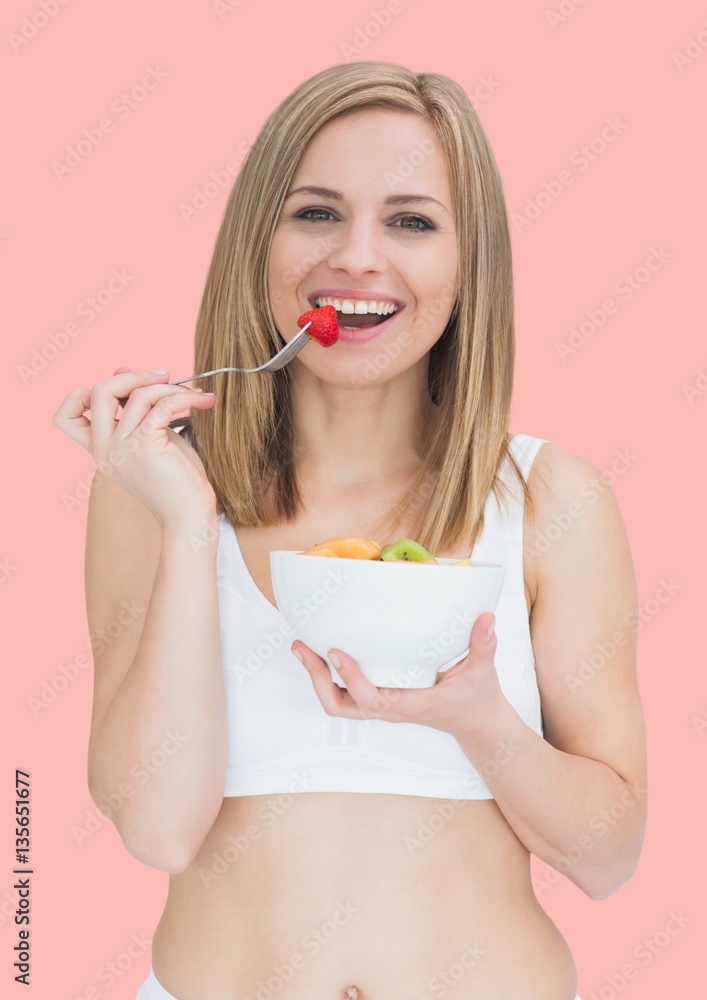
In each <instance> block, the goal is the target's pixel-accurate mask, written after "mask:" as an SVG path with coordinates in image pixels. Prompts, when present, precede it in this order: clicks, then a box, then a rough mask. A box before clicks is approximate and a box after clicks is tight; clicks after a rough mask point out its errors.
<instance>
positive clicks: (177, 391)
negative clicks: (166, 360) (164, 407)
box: [116, 385, 216, 440]
mask: <svg viewBox="0 0 707 1000" xmlns="http://www.w3.org/2000/svg"><path fill="white" fill-rule="evenodd" d="M170 395H171V396H174V395H178V396H180V397H181V398H182V399H188V400H189V402H188V403H183V404H182V409H187V408H188V407H189V406H190V405H191V403H192V399H193V400H194V403H195V405H199V404H197V403H196V400H203V399H205V400H206V401H207V405H210V404H212V403H213V402H215V399H216V397H215V396H213V395H210V396H209V395H206V394H205V393H203V392H201V390H198V391H197V390H195V389H189V388H188V387H187V386H182V385H146V386H140V387H138V388H137V389H133V391H132V392H131V393H130V396H129V398H128V401H127V402H126V403H125V406H124V407H123V412H122V413H121V415H120V420H119V422H118V427H117V430H116V434H117V437H118V438H119V439H120V440H123V439H124V438H126V437H127V436H128V434H132V433H133V432H134V431H135V430H136V429H137V427H138V426H139V425H140V423H141V422H142V421H143V420H144V419H145V417H146V416H147V415H148V413H149V412H150V411H151V410H152V409H154V407H155V405H156V404H157V403H158V402H159V401H160V399H162V398H163V397H165V396H170ZM156 426H158V425H156ZM146 429H147V428H146ZM151 429H153V430H154V427H151Z"/></svg>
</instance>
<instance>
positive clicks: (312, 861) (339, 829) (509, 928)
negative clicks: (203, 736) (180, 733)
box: [152, 792, 577, 1000]
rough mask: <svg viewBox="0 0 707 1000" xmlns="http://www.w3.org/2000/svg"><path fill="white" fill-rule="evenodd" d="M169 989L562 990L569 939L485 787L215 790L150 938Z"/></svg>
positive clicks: (257, 997) (525, 996) (570, 978)
mask: <svg viewBox="0 0 707 1000" xmlns="http://www.w3.org/2000/svg"><path fill="white" fill-rule="evenodd" d="M152 963H153V967H154V971H155V975H156V976H157V979H158V980H159V981H160V982H161V983H162V985H163V986H164V987H165V988H166V989H167V990H168V991H169V992H170V993H172V994H173V995H174V996H175V997H177V998H178V1000H265V998H267V1000H314V998H316V1000H349V998H351V1000H423V998H429V1000H433V998H436V997H441V996H444V995H446V994H447V992H449V991H451V992H449V995H450V996H453V998H454V1000H472V998H478V1000H509V998H510V997H513V998H514V1000H574V998H575V995H576V986H577V975H576V968H575V964H574V961H573V959H572V955H571V952H570V950H569V947H568V945H567V943H566V941H565V940H564V938H563V937H562V935H561V934H560V932H559V930H558V929H557V927H556V925H555V924H554V923H553V922H552V921H551V920H550V918H549V917H548V916H547V914H546V913H545V912H544V911H543V909H542V908H541V906H540V904H539V903H538V901H537V899H536V897H535V894H534V892H533V889H532V883H531V878H530V862H529V854H528V851H527V849H526V848H525V847H524V846H523V844H522V843H521V842H520V840H519V839H518V837H517V836H516V835H515V833H514V832H513V830H512V829H511V827H510V825H509V824H508V822H507V820H506V819H505V817H504V816H503V814H502V812H501V811H500V809H499V808H498V806H497V805H496V803H495V802H494V801H493V800H492V799H482V800H465V801H464V802H463V803H460V800H458V799H457V800H448V799H446V800H445V799H433V798H425V797H413V796H407V795H379V794H363V793H333V792H332V793H329V792H326V793H324V792H318V793H312V792H302V793H295V794H289V793H283V794H282V795H268V796H265V795H257V796H243V797H240V796H239V797H231V798H226V799H224V802H223V806H222V809H221V811H220V813H219V815H218V817H217V819H216V822H215V823H214V825H213V827H212V828H211V830H210V832H209V834H208V836H207V838H206V840H205V841H204V843H203V844H202V846H201V848H200V850H199V853H198V855H197V856H196V857H195V858H194V860H193V862H192V864H191V865H190V866H189V868H187V869H186V870H185V871H183V872H181V873H179V874H178V875H172V876H170V885H169V894H168V898H167V903H166V907H165V910H164V913H163V915H162V918H161V920H160V922H159V924H158V926H157V928H156V931H155V934H154V940H153V951H152Z"/></svg>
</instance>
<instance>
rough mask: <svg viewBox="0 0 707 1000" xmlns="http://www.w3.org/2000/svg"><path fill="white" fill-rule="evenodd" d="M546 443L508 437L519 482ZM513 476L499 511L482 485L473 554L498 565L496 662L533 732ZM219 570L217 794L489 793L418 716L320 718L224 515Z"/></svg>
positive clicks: (535, 696) (452, 745)
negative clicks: (221, 785) (223, 731)
mask: <svg viewBox="0 0 707 1000" xmlns="http://www.w3.org/2000/svg"><path fill="white" fill-rule="evenodd" d="M544 443H545V439H544V438H536V437H531V436H530V435H527V434H516V435H515V436H514V437H513V438H512V439H511V442H510V447H511V450H512V452H513V456H514V458H515V459H516V461H517V462H518V464H519V466H520V468H521V470H522V473H523V476H524V478H525V479H526V480H527V477H528V473H529V471H530V467H531V466H532V464H533V461H534V459H535V456H536V454H537V452H538V449H539V448H540V446H541V445H542V444H544ZM510 472H511V470H510V468H509V467H508V464H507V463H505V464H504V465H503V467H502V469H501V470H500V475H501V476H502V477H503V478H504V479H505V481H506V482H507V483H508V484H509V486H510V487H511V488H512V489H513V496H514V498H515V499H514V500H513V501H512V502H509V507H508V513H507V514H504V512H503V510H502V508H501V507H500V506H499V504H498V501H497V500H496V497H495V494H494V493H493V491H490V492H489V495H488V497H487V499H486V504H485V507H484V517H485V522H484V530H483V532H482V534H481V536H480V537H479V538H478V539H477V541H476V544H475V546H474V550H473V552H472V553H471V558H472V560H479V561H482V562H492V563H500V564H502V565H504V566H505V567H506V575H505V578H504V582H503V589H502V591H501V596H500V599H499V603H498V606H497V608H496V612H495V614H496V633H497V637H498V641H497V650H496V655H495V665H496V669H497V671H498V677H499V682H500V685H501V689H502V691H503V693H504V695H505V696H506V698H507V699H508V701H509V702H510V703H511V704H512V705H513V707H514V708H515V710H516V711H517V712H518V714H519V715H520V717H521V719H523V721H524V722H525V723H526V724H527V725H528V726H530V727H531V728H532V729H533V730H534V731H535V732H537V733H538V734H539V735H541V736H542V733H543V729H542V715H541V710H540V696H539V692H538V685H537V680H536V676H535V658H534V656H533V649H532V645H531V640H530V629H529V625H528V612H527V605H526V600H525V589H524V580H523V502H522V501H523V498H522V495H521V494H520V484H519V483H518V482H517V481H516V480H514V478H513V477H512V476H511V475H510ZM217 572H218V594H219V612H220V629H221V651H222V661H223V672H224V678H225V687H226V698H227V714H228V773H227V780H226V788H225V792H224V794H225V795H226V796H232V795H271V794H275V793H282V792H379V793H382V794H386V795H422V796H430V797H432V798H440V799H447V798H461V799H491V798H493V795H492V794H491V792H490V791H489V789H488V788H487V786H486V785H485V784H484V781H483V776H482V775H481V774H479V773H478V771H476V770H475V769H474V767H472V765H471V763H470V761H469V760H468V758H467V757H466V755H465V754H464V753H463V752H462V750H461V748H460V746H459V744H458V743H457V741H456V740H455V739H454V737H453V736H451V735H450V734H449V733H445V732H442V731H441V730H438V729H432V728H431V727H429V726H422V725H419V724H417V723H408V722H395V723H393V722H386V721H384V720H382V719H344V718H338V717H333V716H329V715H327V714H326V712H325V711H324V709H323V707H322V705H321V703H320V701H319V699H318V697H317V695H316V693H315V691H314V687H313V685H312V682H311V680H310V677H309V675H308V673H307V671H306V670H305V668H304V666H303V665H302V664H301V663H300V662H299V660H297V659H296V658H295V656H293V654H292V653H291V651H290V645H291V643H292V642H293V640H294V639H295V638H296V635H295V632H294V630H293V629H292V628H291V626H290V625H289V624H288V623H287V622H286V621H285V619H284V617H283V616H282V614H281V613H280V612H279V611H278V610H277V609H276V608H275V607H274V605H272V604H271V603H270V601H269V600H267V598H266V597H265V595H264V594H263V593H262V592H261V591H260V590H259V589H258V587H257V586H256V585H255V582H254V580H253V578H252V577H251V575H250V573H249V572H248V569H247V567H246V565H245V562H244V560H243V556H242V555H241V551H240V548H239V545H238V540H237V538H236V533H235V531H234V529H233V526H232V525H231V524H230V523H229V521H228V520H227V519H226V517H225V515H223V514H221V515H219V541H218V554H217Z"/></svg>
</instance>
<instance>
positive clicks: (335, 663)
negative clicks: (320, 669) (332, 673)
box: [329, 653, 341, 670]
mask: <svg viewBox="0 0 707 1000" xmlns="http://www.w3.org/2000/svg"><path fill="white" fill-rule="evenodd" d="M329 662H330V663H331V665H332V667H333V668H334V670H339V668H340V667H341V658H340V657H339V656H337V655H336V653H329Z"/></svg>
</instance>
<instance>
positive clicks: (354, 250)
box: [268, 108, 457, 387]
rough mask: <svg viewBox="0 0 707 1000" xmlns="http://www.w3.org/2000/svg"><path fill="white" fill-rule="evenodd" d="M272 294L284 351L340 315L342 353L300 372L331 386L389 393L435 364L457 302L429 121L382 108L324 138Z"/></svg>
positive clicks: (275, 259) (274, 265)
mask: <svg viewBox="0 0 707 1000" xmlns="http://www.w3.org/2000/svg"><path fill="white" fill-rule="evenodd" d="M305 188H309V189H310V190H303V189H305ZM312 189H317V190H312ZM268 283H269V293H270V303H271V308H272V311H273V315H274V317H275V321H276V323H277V328H278V330H279V331H280V333H281V334H282V336H283V338H284V339H285V340H286V341H289V340H291V339H292V338H293V337H294V336H295V334H296V333H297V331H298V329H299V327H298V326H297V318H298V317H299V316H300V315H301V314H302V313H303V312H306V311H307V310H308V309H313V308H315V306H317V305H320V304H327V303H332V304H334V305H335V306H336V309H337V318H338V322H339V340H338V341H337V343H336V344H334V345H333V346H332V347H328V348H322V347H319V345H317V344H308V345H307V346H306V347H305V348H304V349H303V350H302V351H301V352H300V354H299V355H298V356H297V358H296V360H295V361H294V362H292V364H293V365H297V364H298V363H301V364H302V365H304V366H305V367H306V368H307V369H309V371H310V372H311V373H312V374H314V375H316V376H317V377H318V378H320V379H323V380H324V381H326V382H328V383H330V384H335V385H341V386H359V387H360V386H365V385H367V384H372V383H375V382H384V381H388V380H389V379H391V378H393V377H394V376H395V375H398V374H400V373H401V372H403V371H406V370H407V369H409V368H411V367H412V366H413V365H414V364H416V363H417V362H418V361H420V359H421V358H423V357H424V356H425V355H426V354H427V353H428V352H429V350H430V348H431V347H432V346H433V344H434V343H435V342H436V341H437V340H438V339H439V337H440V336H441V334H442V332H443V331H444V328H445V326H446V324H447V321H448V319H449V315H450V313H451V310H452V307H453V304H454V299H455V297H456V287H457V243H456V233H455V229H454V219H453V207H452V191H451V182H450V178H449V175H448V169H447V163H446V159H445V155H444V151H443V149H442V147H441V146H440V145H439V143H438V141H437V139H436V136H435V133H434V132H433V131H432V128H431V127H430V126H429V125H428V124H427V122H426V121H424V120H423V119H422V118H420V117H419V116H418V115H415V114H407V113H398V112H394V111H388V110H387V109H380V108H374V109H367V110H364V111H358V112H356V113H355V114H352V115H350V116H348V117H345V118H339V119H336V120H334V121H332V122H330V123H329V124H328V125H325V126H324V127H323V128H322V129H321V130H320V131H319V132H318V133H317V135H316V136H315V137H314V139H313V140H312V141H311V143H310V144H309V146H308V147H307V150H306V151H305V154H304V156H303V158H302V161H301V163H300V165H299V168H298V170H297V172H296V174H295V176H294V178H293V181H292V184H291V185H290V189H289V191H288V193H287V198H286V200H285V202H284V205H283V209H282V212H281V215H280V218H279V220H278V223H277V228H276V230H275V233H274V237H273V242H272V247H271V251H270V257H269V261H268ZM347 300H348V302H349V303H352V304H353V308H354V309H355V310H357V311H356V312H354V314H353V315H351V313H350V309H351V305H349V304H348V303H347ZM364 302H365V303H366V304H367V307H368V308H369V309H375V312H374V313H373V314H371V313H370V312H369V313H366V314H365V315H364V314H363V313H362V312H361V310H362V309H363V305H362V303H364ZM357 303H358V305H357ZM371 303H375V305H374V306H372V305H371ZM391 304H393V305H395V306H397V310H396V311H395V313H394V314H392V315H386V314H387V313H388V309H389V308H390V306H391ZM342 305H343V311H340V310H342ZM386 307H388V308H386ZM347 309H348V310H349V312H347ZM372 322H373V323H374V324H375V325H370V324H371V323H372ZM360 324H365V326H359V325H360ZM354 325H355V326H356V327H357V328H356V329H347V328H346V327H347V326H354Z"/></svg>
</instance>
